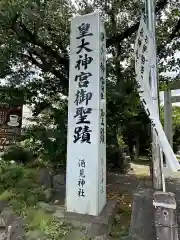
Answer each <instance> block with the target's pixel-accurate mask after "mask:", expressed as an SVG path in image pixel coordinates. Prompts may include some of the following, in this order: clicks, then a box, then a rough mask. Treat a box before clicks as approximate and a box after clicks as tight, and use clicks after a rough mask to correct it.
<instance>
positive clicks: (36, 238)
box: [26, 231, 46, 240]
mask: <svg viewBox="0 0 180 240" xmlns="http://www.w3.org/2000/svg"><path fill="white" fill-rule="evenodd" d="M26 240H46V237H45V236H43V235H42V233H40V232H39V231H29V232H27V233H26Z"/></svg>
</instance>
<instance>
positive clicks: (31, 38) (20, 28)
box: [12, 15, 69, 69]
mask: <svg viewBox="0 0 180 240" xmlns="http://www.w3.org/2000/svg"><path fill="white" fill-rule="evenodd" d="M17 20H18V15H17V16H16V17H15V19H14V21H13V24H12V29H13V31H14V32H15V33H16V35H17V37H18V38H19V39H20V40H21V41H23V42H29V43H32V44H34V45H37V46H39V47H41V48H42V50H43V51H44V52H45V53H46V54H47V55H49V56H51V57H53V58H54V59H55V60H56V61H57V62H58V63H59V64H62V65H64V66H65V68H66V69H68V68H69V60H68V59H66V58H63V57H61V56H60V54H59V53H58V51H55V50H53V49H52V48H51V47H50V46H48V45H46V44H44V43H43V42H42V41H40V40H39V39H37V37H36V36H35V35H34V34H33V33H31V31H29V30H28V29H27V28H26V26H25V25H24V24H23V23H18V22H17Z"/></svg>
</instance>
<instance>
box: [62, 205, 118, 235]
mask: <svg viewBox="0 0 180 240" xmlns="http://www.w3.org/2000/svg"><path fill="white" fill-rule="evenodd" d="M117 211H118V207H117V202H116V201H114V200H110V201H108V202H107V204H106V206H105V207H104V209H103V211H102V212H101V214H100V215H99V216H91V215H84V214H77V213H70V212H66V211H65V212H64V219H65V221H66V222H68V223H71V224H72V225H73V226H75V227H81V228H82V227H83V229H84V231H85V233H86V236H87V237H91V238H92V239H95V237H98V236H99V237H100V236H101V237H102V236H105V235H106V238H107V237H108V235H109V233H110V231H111V228H112V224H113V223H114V220H115V216H116V213H117Z"/></svg>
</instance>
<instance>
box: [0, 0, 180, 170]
mask: <svg viewBox="0 0 180 240" xmlns="http://www.w3.org/2000/svg"><path fill="white" fill-rule="evenodd" d="M79 2H80V3H79V4H78V3H76V7H75V6H74V5H73V3H72V2H71V1H70V0H63V1H57V0H16V1H14V0H2V1H1V3H0V59H1V67H0V77H1V78H3V79H5V82H4V83H3V84H5V85H6V86H7V87H11V88H14V87H17V88H19V89H21V90H23V92H24V96H25V98H24V99H25V102H26V103H27V104H33V106H34V114H35V116H38V115H39V114H40V113H41V112H42V111H43V110H46V109H51V111H52V109H53V106H52V103H54V102H59V101H63V98H62V95H65V96H67V94H68V71H69V59H68V54H69V36H70V20H71V18H72V17H73V16H74V15H75V14H78V13H80V14H85V13H89V12H92V11H94V10H97V9H98V10H99V11H100V12H101V15H102V18H103V20H104V22H105V27H106V32H107V53H108V60H107V96H108V97H107V143H108V145H107V146H108V156H109V157H108V158H109V159H113V161H115V160H116V159H119V158H120V156H121V155H122V148H121V146H120V145H119V141H118V139H121V137H122V138H123V139H126V138H127V136H128V134H129V131H131V129H129V131H128V128H127V126H128V124H127V119H128V120H129V122H131V123H133V121H135V118H137V116H138V114H139V113H140V112H141V116H142V118H139V120H138V121H139V123H138V124H139V126H140V125H141V122H143V121H144V119H146V117H145V115H144V113H143V111H142V110H140V109H139V98H138V95H137V92H136V88H135V76H134V57H133V56H134V53H133V48H134V41H135V36H136V34H135V33H136V31H137V29H138V26H139V19H140V16H141V9H142V8H143V4H142V2H140V1H138V0H134V1H130V0H126V1H124V0H118V1H117V0H94V2H93V3H92V4H91V5H90V4H88V3H87V2H86V1H79ZM178 4H179V3H178V1H175V0H171V1H170V2H169V1H168V0H159V1H157V6H156V14H157V44H158V60H159V67H160V72H163V71H165V68H164V64H163V63H164V61H166V63H167V64H166V65H167V66H168V67H167V69H168V70H171V69H173V67H174V66H175V65H176V64H177V63H178V62H179V60H177V59H175V58H174V56H173V54H174V52H175V51H176V50H177V49H178V47H179V41H178V37H179V36H180V19H179V9H180V8H178ZM169 57H170V58H169ZM161 80H162V78H161ZM64 101H65V100H64ZM58 109H59V111H60V112H61V113H62V114H60V116H61V118H63V117H64V118H66V117H67V106H66V104H62V105H61V106H59V108H58ZM51 111H50V112H51ZM63 113H64V115H63ZM50 115H51V114H50ZM50 115H49V117H50ZM56 117H57V115H53V118H54V123H55V122H56V120H55V118H56ZM56 123H57V122H56ZM66 126H67V124H66V121H64V122H63V123H62V122H61V124H59V128H57V131H60V132H61V128H63V129H66ZM131 127H132V128H133V131H134V135H135V136H136V135H138V134H139V133H138V131H139V130H138V129H139V128H136V124H132V125H131ZM62 138H64V132H63V137H62ZM62 138H61V139H62ZM62 141H64V139H63V140H62ZM58 142H59V140H58ZM63 146H64V145H63ZM112 152H113V154H114V157H112ZM121 160H122V161H121V163H122V168H123V158H122V159H121Z"/></svg>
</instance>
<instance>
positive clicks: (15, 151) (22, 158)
mask: <svg viewBox="0 0 180 240" xmlns="http://www.w3.org/2000/svg"><path fill="white" fill-rule="evenodd" d="M2 159H3V160H4V161H12V160H13V161H15V162H16V163H29V162H31V161H32V160H33V159H34V155H33V153H31V152H30V151H29V150H28V149H26V148H24V147H23V146H21V145H19V146H16V145H15V146H12V147H11V148H9V149H8V151H7V152H6V153H4V154H3V155H2Z"/></svg>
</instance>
